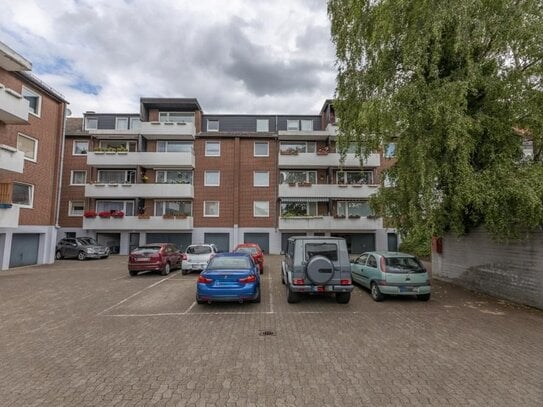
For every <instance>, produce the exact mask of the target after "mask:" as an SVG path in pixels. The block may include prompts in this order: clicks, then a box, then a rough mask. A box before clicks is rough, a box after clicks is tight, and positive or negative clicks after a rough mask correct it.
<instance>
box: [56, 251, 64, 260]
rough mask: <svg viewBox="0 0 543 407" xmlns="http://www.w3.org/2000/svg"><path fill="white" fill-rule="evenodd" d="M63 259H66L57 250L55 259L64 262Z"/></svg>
mask: <svg viewBox="0 0 543 407" xmlns="http://www.w3.org/2000/svg"><path fill="white" fill-rule="evenodd" d="M63 258H64V256H63V255H62V253H61V252H60V250H57V252H56V253H55V259H57V260H62V259H63Z"/></svg>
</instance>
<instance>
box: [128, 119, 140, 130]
mask: <svg viewBox="0 0 543 407" xmlns="http://www.w3.org/2000/svg"><path fill="white" fill-rule="evenodd" d="M140 127H141V120H140V118H139V117H131V118H130V128H131V129H139V128H140Z"/></svg>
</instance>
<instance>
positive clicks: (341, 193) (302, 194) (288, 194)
mask: <svg viewBox="0 0 543 407" xmlns="http://www.w3.org/2000/svg"><path fill="white" fill-rule="evenodd" d="M299 185H300V184H296V185H293V186H290V185H289V184H280V185H279V198H344V199H348V198H369V197H370V196H372V195H373V194H375V193H376V192H377V191H378V190H379V185H359V184H355V185H340V184H310V185H309V186H299Z"/></svg>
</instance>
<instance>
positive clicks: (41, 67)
mask: <svg viewBox="0 0 543 407" xmlns="http://www.w3.org/2000/svg"><path fill="white" fill-rule="evenodd" d="M0 10H2V12H1V13H0V41H2V42H4V43H5V44H7V45H8V46H9V47H11V48H13V49H14V50H15V51H17V52H18V53H19V54H21V55H23V56H24V57H25V58H27V59H29V60H30V61H31V62H32V64H33V72H34V73H35V74H36V75H37V76H38V77H39V78H40V79H42V80H44V81H45V82H46V83H47V84H49V85H51V86H52V87H54V88H55V89H56V90H58V91H59V92H61V93H62V94H63V95H64V96H66V98H67V99H68V101H69V102H70V109H71V110H72V112H73V115H74V116H75V115H80V114H81V113H82V112H84V111H87V110H93V111H96V112H138V111H139V107H138V102H139V98H140V97H196V98H198V100H199V101H200V105H201V106H202V107H203V109H204V111H205V112H206V113H310V114H317V113H318V111H319V110H320V108H321V106H322V104H323V102H324V100H325V99H326V98H330V97H332V96H333V94H334V88H335V68H334V50H333V46H332V44H331V42H330V25H329V21H328V18H327V15H326V0H197V1H193V0H0Z"/></svg>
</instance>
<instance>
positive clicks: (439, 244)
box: [432, 236, 443, 254]
mask: <svg viewBox="0 0 543 407" xmlns="http://www.w3.org/2000/svg"><path fill="white" fill-rule="evenodd" d="M432 252H433V253H439V254H441V253H443V239H441V238H440V237H438V236H433V237H432Z"/></svg>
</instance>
